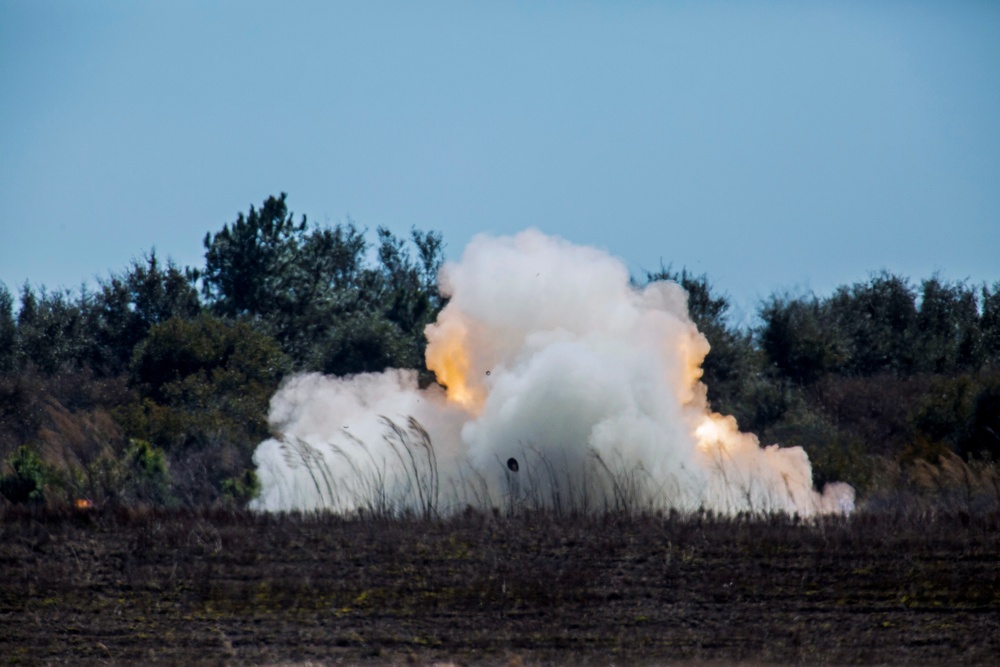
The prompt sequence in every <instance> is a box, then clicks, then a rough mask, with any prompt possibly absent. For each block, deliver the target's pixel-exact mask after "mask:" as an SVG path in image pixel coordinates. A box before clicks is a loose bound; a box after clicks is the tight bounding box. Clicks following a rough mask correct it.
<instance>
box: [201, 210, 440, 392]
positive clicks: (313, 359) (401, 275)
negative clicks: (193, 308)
mask: <svg viewBox="0 0 1000 667" xmlns="http://www.w3.org/2000/svg"><path fill="white" fill-rule="evenodd" d="M285 199H286V197H285V195H284V194H282V195H281V196H280V197H270V198H268V199H267V201H265V202H264V204H263V206H262V207H261V208H260V210H257V209H255V208H253V207H251V209H250V213H249V214H248V215H246V216H244V215H243V214H240V215H239V217H238V219H237V220H236V222H235V223H234V224H233V225H231V226H230V225H226V226H224V227H223V229H222V231H221V232H219V233H217V234H214V235H213V234H209V235H208V236H206V238H205V247H206V255H205V260H206V265H205V270H204V272H203V273H201V274H200V277H201V279H202V284H203V293H204V295H205V297H206V299H207V300H208V303H209V306H210V308H211V309H212V311H213V313H215V314H216V315H218V316H221V317H228V318H243V319H246V320H247V321H252V322H254V326H256V327H259V328H261V329H262V330H264V331H267V332H268V333H270V334H271V335H273V336H274V337H275V338H276V339H277V340H278V342H279V343H280V344H281V346H282V349H283V350H284V351H285V352H286V353H287V354H289V355H290V357H291V358H292V359H293V360H294V361H295V363H296V365H297V367H298V368H302V369H309V370H322V371H324V372H327V373H332V374H347V373H358V372H364V371H379V370H383V369H385V368H387V367H389V366H398V367H421V366H422V365H423V350H424V345H425V341H424V337H423V328H424V327H425V326H426V325H427V324H428V323H429V322H431V321H433V319H434V318H435V317H436V315H437V312H438V310H439V309H440V307H441V303H440V297H439V296H438V292H437V285H436V277H437V270H438V268H439V267H440V265H441V261H442V257H443V242H442V240H441V236H440V235H439V234H435V233H433V232H427V233H425V232H421V231H418V230H415V229H414V230H412V232H411V239H410V242H411V243H412V244H413V246H414V247H415V248H416V250H417V258H416V259H414V258H413V256H412V255H411V253H410V249H409V245H408V244H407V242H406V241H404V240H402V239H400V238H398V237H396V236H395V235H393V234H392V233H391V232H390V231H388V230H386V229H384V228H379V229H378V230H377V234H378V246H377V249H376V250H377V252H376V256H377V258H378V263H377V264H376V265H374V266H370V265H369V264H368V262H367V254H368V251H369V248H370V246H369V244H368V242H367V241H366V240H365V235H364V232H363V231H360V230H358V229H357V228H356V227H355V226H354V224H353V223H347V224H345V225H338V226H336V227H333V228H317V229H313V228H310V227H309V226H308V224H307V221H306V218H305V217H303V218H302V219H301V221H300V222H298V223H296V222H295V221H294V217H293V215H292V214H291V213H289V211H288V208H287V205H286V202H285Z"/></svg>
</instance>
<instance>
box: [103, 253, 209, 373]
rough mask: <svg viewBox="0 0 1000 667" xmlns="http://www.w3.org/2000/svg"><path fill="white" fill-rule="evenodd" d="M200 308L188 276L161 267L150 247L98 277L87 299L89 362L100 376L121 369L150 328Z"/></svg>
mask: <svg viewBox="0 0 1000 667" xmlns="http://www.w3.org/2000/svg"><path fill="white" fill-rule="evenodd" d="M200 310H201V304H200V303H199V300H198V292H197V290H196V289H195V288H194V286H193V285H192V280H191V277H190V276H189V275H188V274H187V273H185V272H184V271H182V270H181V269H180V268H178V267H177V266H176V265H175V264H174V263H173V262H169V261H168V262H167V263H166V265H164V264H163V263H162V262H160V260H159V259H158V258H157V256H156V252H155V251H151V252H150V253H149V254H148V255H146V256H145V257H144V258H143V260H142V261H138V260H135V261H133V262H132V265H131V266H130V267H129V268H128V270H126V271H125V272H124V273H123V274H118V275H115V274H113V275H111V277H110V278H108V279H107V280H102V281H101V282H100V290H99V291H98V292H97V294H95V295H94V296H93V298H92V299H91V304H90V308H89V313H90V320H91V323H90V330H91V331H92V336H93V339H94V352H93V354H92V355H91V358H90V359H89V361H90V364H91V366H92V367H94V368H95V370H98V371H99V372H100V373H101V374H103V375H113V374H117V373H122V372H124V371H126V370H127V369H128V364H129V362H130V361H131V358H132V353H133V351H134V349H135V347H136V346H137V345H138V344H139V343H140V342H141V341H142V340H143V339H144V338H145V337H146V335H147V334H148V333H149V330H150V328H151V327H152V326H154V325H156V324H160V323H162V322H165V321H167V320H169V319H170V318H172V317H181V318H192V317H194V316H196V315H197V314H198V313H199V312H200Z"/></svg>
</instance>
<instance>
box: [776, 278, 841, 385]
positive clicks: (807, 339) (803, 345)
mask: <svg viewBox="0 0 1000 667" xmlns="http://www.w3.org/2000/svg"><path fill="white" fill-rule="evenodd" d="M759 314H760V319H761V322H762V324H761V326H760V328H759V329H758V330H757V337H758V339H759V341H760V346H761V349H762V351H763V352H764V354H765V355H766V356H767V359H768V360H769V361H770V363H771V364H773V366H774V368H775V369H776V370H777V371H778V373H779V374H780V375H781V376H783V377H786V378H788V379H790V380H792V381H793V382H796V383H799V384H808V383H811V382H814V381H816V380H817V379H818V378H820V377H821V376H822V375H824V374H826V373H829V372H833V371H836V370H838V369H840V368H842V367H843V366H844V364H845V363H846V361H847V360H848V359H849V358H850V357H849V355H850V353H849V351H848V349H847V346H848V345H849V342H848V341H845V340H844V338H843V337H842V336H841V335H840V332H839V331H838V329H837V327H836V326H835V322H834V320H833V317H832V316H831V313H830V311H829V309H828V308H826V307H825V305H824V304H823V303H822V302H821V301H820V300H819V299H818V298H816V297H815V296H811V297H809V298H790V297H777V296H774V297H771V299H770V300H769V301H767V302H765V303H764V304H763V305H762V307H761V309H760V313H759Z"/></svg>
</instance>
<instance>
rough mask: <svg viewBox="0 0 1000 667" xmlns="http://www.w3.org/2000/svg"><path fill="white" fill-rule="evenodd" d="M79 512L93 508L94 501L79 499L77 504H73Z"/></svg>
mask: <svg viewBox="0 0 1000 667" xmlns="http://www.w3.org/2000/svg"><path fill="white" fill-rule="evenodd" d="M73 504H74V505H75V506H76V508H77V509H78V510H88V509H91V508H93V506H94V501H92V500H87V499H86V498H77V499H76V502H75V503H73Z"/></svg>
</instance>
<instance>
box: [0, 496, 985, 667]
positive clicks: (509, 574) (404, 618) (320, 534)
mask: <svg viewBox="0 0 1000 667" xmlns="http://www.w3.org/2000/svg"><path fill="white" fill-rule="evenodd" d="M998 559H1000V516H998V515H996V514H993V515H988V516H978V517H977V516H972V517H969V516H967V515H964V514H963V515H960V516H959V515H956V516H951V517H949V516H939V517H937V518H924V519H921V518H919V517H915V516H905V517H904V516H898V515H896V516H889V515H879V516H874V515H867V516H866V515H856V516H855V517H853V518H852V519H850V520H843V519H841V520H836V521H829V522H824V523H821V524H819V525H805V524H801V523H796V522H793V521H790V520H787V519H778V518H775V519H765V520H757V521H750V520H722V519H712V518H710V517H705V516H700V517H694V518H690V517H689V518H683V517H679V516H663V517H648V518H613V517H608V518H590V519H578V520H561V521H560V520H556V519H555V518H553V517H551V516H541V515H525V516H520V517H517V518H515V519H510V520H506V519H503V518H497V517H493V516H484V515H481V514H471V513H470V514H468V515H465V516H462V517H459V518H455V519H450V520H442V521H434V522H424V521H419V520H415V519H414V520H408V521H396V522H384V521H374V520H360V519H358V520H345V519H338V518H334V517H322V518H316V517H313V518H302V517H279V516H253V515H247V514H227V513H215V514H210V513H184V512H179V511H174V512H155V513H154V512H147V513H134V512H133V513H125V512H124V511H119V512H111V511H107V512H90V513H87V512H82V513H63V514H52V513H49V514H46V515H42V514H30V513H26V512H15V511H13V510H10V509H8V510H7V511H6V514H5V515H4V516H2V517H0V664H4V665H6V664H41V663H55V664H74V665H76V664H186V665H191V664H234V665H247V664H276V663H283V662H303V661H313V662H315V663H321V664H324V665H325V664H340V663H358V662H364V663H367V662H371V663H376V664H391V663H397V664H406V662H407V660H409V661H411V662H416V663H418V664H419V663H424V662H433V661H435V660H454V661H455V662H457V663H464V664H487V665H504V664H507V663H508V661H510V660H511V659H512V658H514V659H515V662H516V658H517V657H520V658H521V659H523V661H524V664H526V665H531V664H550V663H551V664H595V665H596V664H618V665H621V664H641V665H654V664H655V665H664V664H691V663H697V664H700V663H710V662H711V663H715V662H717V663H724V664H731V663H733V662H747V663H753V664H760V663H785V664H791V663H799V664H816V663H834V664H858V663H860V664H878V663H884V664H900V665H904V664H905V665H938V664H997V663H998V662H1000V563H998Z"/></svg>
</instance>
